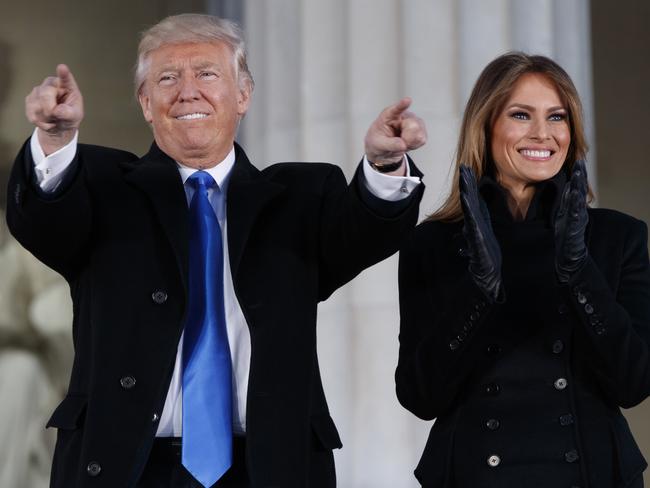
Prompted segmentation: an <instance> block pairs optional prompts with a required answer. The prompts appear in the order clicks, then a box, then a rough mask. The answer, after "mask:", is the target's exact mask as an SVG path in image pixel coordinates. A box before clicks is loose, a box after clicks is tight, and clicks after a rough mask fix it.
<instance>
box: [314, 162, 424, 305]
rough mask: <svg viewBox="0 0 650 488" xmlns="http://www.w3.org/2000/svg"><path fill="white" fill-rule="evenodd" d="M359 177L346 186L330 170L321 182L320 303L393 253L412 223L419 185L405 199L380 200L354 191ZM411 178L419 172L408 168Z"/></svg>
mask: <svg viewBox="0 0 650 488" xmlns="http://www.w3.org/2000/svg"><path fill="white" fill-rule="evenodd" d="M411 164H412V163H411ZM361 174H362V170H361V167H359V168H358V169H357V172H356V174H355V177H354V178H353V179H352V181H351V182H350V184H349V185H348V184H347V183H346V180H345V177H344V175H343V172H342V171H341V169H340V168H339V167H338V166H331V170H330V172H329V174H328V176H327V178H326V179H325V182H324V187H323V195H324V196H323V199H322V206H321V214H320V231H319V232H320V239H319V241H320V243H321V247H320V252H319V256H320V266H319V269H320V283H319V299H320V300H324V299H326V298H327V297H328V296H330V295H331V294H332V293H333V292H334V291H335V290H336V289H337V288H339V287H340V286H341V285H343V284H345V283H347V282H348V281H350V280H351V279H352V278H354V277H355V276H356V275H357V274H359V273H360V272H361V271H362V270H364V269H366V268H367V267H369V266H372V265H373V264H375V263H377V262H379V261H381V260H382V259H385V258H387V257H388V256H390V255H391V254H393V253H394V252H396V251H397V250H398V249H399V247H400V244H401V243H402V242H403V240H404V238H405V236H407V235H409V234H410V232H411V230H412V229H413V227H414V226H415V224H416V222H417V218H418V209H419V204H420V200H421V199H422V193H423V191H424V185H423V184H420V185H419V186H418V188H416V189H415V190H414V191H413V192H412V194H411V195H410V196H409V197H408V198H407V199H405V201H399V202H386V201H384V200H381V199H379V198H377V197H375V196H374V195H372V194H370V192H369V191H367V189H366V190H365V191H363V190H361V189H360V188H361V187H362V186H363V185H364V183H363V182H362V181H360V178H362V175H361ZM412 174H416V175H418V176H421V174H422V173H420V172H419V170H417V168H415V166H412ZM364 189H365V188H364Z"/></svg>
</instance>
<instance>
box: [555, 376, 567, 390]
mask: <svg viewBox="0 0 650 488" xmlns="http://www.w3.org/2000/svg"><path fill="white" fill-rule="evenodd" d="M568 384H569V383H568V382H567V380H566V378H558V379H556V380H555V383H553V386H554V387H555V389H556V390H564V389H565V388H566V387H567V385H568Z"/></svg>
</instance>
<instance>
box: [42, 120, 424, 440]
mask: <svg viewBox="0 0 650 488" xmlns="http://www.w3.org/2000/svg"><path fill="white" fill-rule="evenodd" d="M37 131H38V129H35V130H34V133H33V134H32V138H31V141H30V148H31V151H32V158H33V160H34V174H35V175H36V182H37V183H38V185H39V186H40V188H41V189H42V190H43V191H45V192H53V191H55V190H56V188H57V187H58V185H59V184H60V183H61V181H62V180H63V176H64V175H65V170H66V169H67V168H68V166H69V165H70V163H71V162H72V160H73V159H74V156H75V153H76V151H77V136H78V134H75V136H74V138H73V140H72V141H71V142H70V143H69V144H68V145H66V146H64V147H63V148H61V149H59V150H58V151H56V152H54V153H52V154H50V155H48V156H45V154H44V153H43V149H42V148H41V145H40V143H39V142H38V135H37ZM177 164H178V171H179V173H180V175H181V178H182V180H183V186H184V188H185V195H186V197H187V202H188V205H189V202H190V201H191V199H192V195H193V194H194V189H193V188H192V187H191V186H190V185H187V184H186V182H187V179H188V178H189V177H190V175H192V174H193V173H194V172H195V171H197V170H196V169H194V168H189V167H187V166H183V164H181V163H178V162H177ZM234 164H235V149H234V147H233V149H231V151H230V153H228V155H227V156H226V158H225V159H224V160H223V161H221V162H220V163H219V164H217V165H216V166H213V167H212V168H209V169H206V170H204V171H206V172H208V173H210V175H211V176H212V177H213V178H214V180H215V182H216V183H217V185H219V188H220V189H221V191H222V192H223V193H224V195H227V189H228V180H229V177H230V172H231V170H232V167H233V166H234ZM363 172H364V176H365V178H366V186H367V188H368V190H369V191H370V192H371V193H372V194H373V195H375V196H376V197H378V198H381V199H383V200H388V201H398V200H401V199H404V198H407V197H408V196H409V195H410V194H411V192H412V191H413V190H414V189H415V188H416V187H417V186H418V185H419V184H420V178H418V177H416V176H410V170H409V166H408V164H407V165H406V176H389V175H385V174H382V173H379V172H378V171H375V170H374V169H372V167H371V166H370V164H369V163H368V160H367V158H366V157H365V156H364V163H363ZM208 199H209V200H210V203H211V204H212V208H214V210H215V213H216V215H217V218H218V220H219V225H220V226H221V231H222V234H223V243H224V246H223V258H224V266H223V271H224V273H223V281H224V305H225V312H226V329H227V332H228V343H229V345H230V355H231V360H232V391H233V395H232V398H233V432H234V433H235V434H240V435H241V434H245V433H246V393H247V391H248V374H249V371H250V358H251V340H250V332H249V330H248V325H247V323H246V319H245V318H244V314H243V312H242V310H241V306H240V305H239V301H238V300H237V297H236V295H235V290H234V286H233V282H232V274H231V271H230V260H229V257H228V245H227V243H228V225H227V220H226V207H227V205H228V202H227V199H226V198H224V199H223V207H222V208H219V206H218V204H217V201H216V200H215V199H214V190H212V189H210V190H208ZM182 351H183V336H182V335H181V339H180V341H179V343H178V349H177V352H176V364H175V365H174V373H173V374H172V379H171V382H170V384H169V390H168V392H167V397H166V399H165V405H164V407H163V411H162V413H161V415H160V420H159V424H158V430H157V432H156V436H158V437H170V436H171V437H181V436H182V432H183V425H182V419H183V415H182V413H183V394H182V393H183V386H182V379H183V373H182V365H183V361H182Z"/></svg>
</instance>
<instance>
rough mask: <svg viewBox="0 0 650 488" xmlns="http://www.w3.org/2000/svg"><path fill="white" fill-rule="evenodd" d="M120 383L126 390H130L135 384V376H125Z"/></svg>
mask: <svg viewBox="0 0 650 488" xmlns="http://www.w3.org/2000/svg"><path fill="white" fill-rule="evenodd" d="M120 385H122V388H124V389H125V390H130V389H131V388H133V387H134V386H135V378H134V377H133V376H125V377H124V378H122V379H121V380H120Z"/></svg>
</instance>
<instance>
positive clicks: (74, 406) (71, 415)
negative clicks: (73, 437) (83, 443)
mask: <svg viewBox="0 0 650 488" xmlns="http://www.w3.org/2000/svg"><path fill="white" fill-rule="evenodd" d="M87 404H88V399H87V398H86V397H84V396H75V395H68V396H66V397H65V398H64V399H63V401H62V402H61V403H59V406H58V407H56V409H55V410H54V413H53V414H52V416H51V417H50V420H48V422H47V425H46V427H55V428H57V429H64V430H74V429H77V428H79V427H80V426H81V425H82V424H83V421H84V417H85V415H86V405H87Z"/></svg>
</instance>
